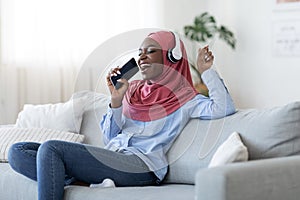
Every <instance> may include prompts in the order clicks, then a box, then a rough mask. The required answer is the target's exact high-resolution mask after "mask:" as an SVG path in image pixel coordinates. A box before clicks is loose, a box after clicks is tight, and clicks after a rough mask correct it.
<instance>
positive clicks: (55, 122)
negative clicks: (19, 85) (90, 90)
mask: <svg viewBox="0 0 300 200" xmlns="http://www.w3.org/2000/svg"><path fill="white" fill-rule="evenodd" d="M83 105H84V98H73V97H72V98H71V99H70V100H69V101H67V102H65V103H56V104H43V105H32V104H26V105H24V107H23V110H22V111H21V112H20V113H19V114H18V118H17V120H16V127H19V128H49V129H53V130H60V131H67V132H73V133H79V130H80V125H81V122H82V114H83V111H84V110H83Z"/></svg>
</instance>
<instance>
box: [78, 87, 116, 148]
mask: <svg viewBox="0 0 300 200" xmlns="http://www.w3.org/2000/svg"><path fill="white" fill-rule="evenodd" d="M72 98H73V99H84V105H83V108H84V112H83V116H82V123H81V127H80V134H82V135H85V140H84V143H87V144H92V145H95V146H99V147H103V146H104V143H103V135H102V131H101V129H100V121H101V119H102V117H103V115H104V114H105V113H106V112H107V108H108V104H109V100H110V96H108V95H104V94H101V93H97V92H93V91H88V90H84V91H80V92H76V93H74V94H73V96H72Z"/></svg>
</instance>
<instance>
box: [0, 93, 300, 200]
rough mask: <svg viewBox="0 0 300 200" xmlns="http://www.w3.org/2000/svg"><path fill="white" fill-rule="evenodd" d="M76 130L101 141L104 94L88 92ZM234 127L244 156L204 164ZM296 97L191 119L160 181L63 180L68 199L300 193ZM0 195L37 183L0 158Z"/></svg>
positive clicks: (29, 198)
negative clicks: (100, 184)
mask: <svg viewBox="0 0 300 200" xmlns="http://www.w3.org/2000/svg"><path fill="white" fill-rule="evenodd" d="M81 95H87V96H89V98H88V100H87V103H86V107H85V112H84V114H83V121H82V125H81V134H84V135H85V142H86V143H89V144H93V145H97V146H103V144H102V140H101V139H102V138H101V131H100V129H99V127H98V122H99V120H100V118H101V116H102V114H103V113H105V112H106V107H107V99H108V98H107V96H105V95H101V94H95V93H91V92H87V93H82V94H81ZM234 131H237V132H239V133H240V136H241V138H242V140H243V142H244V144H245V145H246V146H247V148H248V151H249V161H247V162H239V163H232V164H227V165H223V166H219V167H213V168H207V166H208V164H209V162H210V160H211V158H212V156H213V154H214V152H215V151H216V149H217V148H218V146H219V145H220V144H222V143H223V141H225V140H226V138H227V137H228V136H229V135H230V134H231V133H232V132H234ZM299 153H300V102H293V103H290V104H288V105H284V106H281V107H275V108H272V109H263V110H258V109H245V110H238V111H237V112H236V113H235V114H233V115H231V116H228V117H225V118H222V119H218V120H198V119H193V120H191V121H190V122H189V123H188V124H187V126H186V127H185V128H184V130H183V132H182V133H181V135H180V136H179V137H178V138H177V140H176V141H175V143H174V145H173V146H172V148H171V149H170V150H169V152H168V159H169V162H170V168H169V173H168V175H167V177H166V179H165V181H164V183H163V184H162V185H161V186H155V187H154V186H148V187H117V188H89V187H85V186H74V185H72V186H67V187H66V188H65V197H64V199H72V200H82V199H84V200H96V199H99V200H112V199H113V200H126V199H128V200H134V199H137V200H140V199H144V200H147V199H149V200H150V199H151V200H153V199H164V200H179V199H180V200H192V199H193V200H194V199H197V200H200V199H203V200H241V199H243V200H254V199H255V200H266V199H270V200H282V199H285V200H298V199H299V197H300V173H299V172H300V156H299ZM0 199H1V200H21V199H22V200H34V199H37V184H36V182H34V181H31V180H29V179H27V178H26V177H23V176H22V175H19V174H17V173H15V172H14V171H13V170H12V169H11V168H10V167H9V165H8V163H0Z"/></svg>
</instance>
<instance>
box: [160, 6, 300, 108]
mask: <svg viewBox="0 0 300 200" xmlns="http://www.w3.org/2000/svg"><path fill="white" fill-rule="evenodd" d="M274 2H275V0H267V1H261V0H243V1H240V0H226V1H224V0H223V1H222V0H206V1H199V0H189V1H182V0H165V21H164V23H165V26H166V27H167V28H171V29H175V30H178V31H182V27H183V26H184V25H187V24H191V23H192V21H193V18H194V16H196V15H199V14H200V13H202V12H203V11H208V12H209V13H210V14H212V15H214V16H215V18H216V20H217V22H218V23H219V24H223V25H226V26H228V28H230V29H231V30H233V31H234V33H235V35H236V38H237V48H236V50H235V51H233V50H231V49H230V47H229V46H227V45H226V44H225V43H224V42H223V41H220V40H217V41H216V42H215V44H214V46H213V51H214V53H215V56H216V62H215V64H216V67H217V69H218V71H219V73H220V74H221V76H222V77H223V78H224V80H225V82H226V83H227V86H228V88H229V90H230V92H231V94H232V96H233V98H234V101H235V102H236V106H237V107H239V108H249V107H258V108H263V107H272V106H277V105H282V104H286V103H289V102H291V101H296V100H300V89H298V88H299V86H298V85H300V79H299V75H300V58H299V56H297V57H296V56H292V57H291V56H290V57H289V56H281V57H280V56H274V55H273V49H272V37H273V35H272V27H273V24H274V23H275V22H277V21H283V20H287V21H293V20H295V19H296V20H298V21H299V20H300V8H299V9H298V10H280V11H278V10H274ZM298 34H300V33H298Z"/></svg>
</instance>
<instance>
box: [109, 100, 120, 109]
mask: <svg viewBox="0 0 300 200" xmlns="http://www.w3.org/2000/svg"><path fill="white" fill-rule="evenodd" d="M121 106H122V100H117V99H111V102H110V107H111V108H119V107H121Z"/></svg>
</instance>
